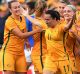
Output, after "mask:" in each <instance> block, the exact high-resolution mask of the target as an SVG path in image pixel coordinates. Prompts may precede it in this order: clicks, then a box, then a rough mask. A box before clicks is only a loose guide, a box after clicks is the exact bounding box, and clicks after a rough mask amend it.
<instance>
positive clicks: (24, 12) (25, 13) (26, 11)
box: [20, 7, 28, 16]
mask: <svg viewBox="0 0 80 74" xmlns="http://www.w3.org/2000/svg"><path fill="white" fill-rule="evenodd" d="M20 10H21V14H22V15H24V16H26V15H28V8H27V10H24V9H23V7H21V8H20Z"/></svg>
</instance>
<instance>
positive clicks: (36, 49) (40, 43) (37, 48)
mask: <svg viewBox="0 0 80 74" xmlns="http://www.w3.org/2000/svg"><path fill="white" fill-rule="evenodd" d="M37 19H38V20H39V21H40V23H41V26H42V28H43V30H45V29H46V28H47V24H46V23H45V21H44V20H42V19H41V18H37ZM37 28H38V27H37V26H33V30H34V29H37ZM33 37H34V46H33V50H32V55H41V49H42V54H46V53H47V46H46V40H45V32H42V36H41V33H36V34H35V35H34V36H33ZM41 37H42V38H41ZM41 47H42V48H41Z"/></svg>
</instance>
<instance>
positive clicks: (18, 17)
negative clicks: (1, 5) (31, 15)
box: [12, 14, 20, 21]
mask: <svg viewBox="0 0 80 74" xmlns="http://www.w3.org/2000/svg"><path fill="white" fill-rule="evenodd" d="M12 17H13V18H15V19H16V20H19V21H20V16H19V15H13V14H12Z"/></svg>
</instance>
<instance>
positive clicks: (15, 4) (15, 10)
mask: <svg viewBox="0 0 80 74" xmlns="http://www.w3.org/2000/svg"><path fill="white" fill-rule="evenodd" d="M10 11H11V13H12V14H15V15H20V14H21V12H20V4H19V2H13V3H12V4H11V9H10Z"/></svg>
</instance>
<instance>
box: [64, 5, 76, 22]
mask: <svg viewBox="0 0 80 74" xmlns="http://www.w3.org/2000/svg"><path fill="white" fill-rule="evenodd" d="M74 14H75V12H74V11H73V10H72V9H71V8H69V7H67V6H66V7H65V8H64V18H65V20H70V19H72V16H73V15H74Z"/></svg>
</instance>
